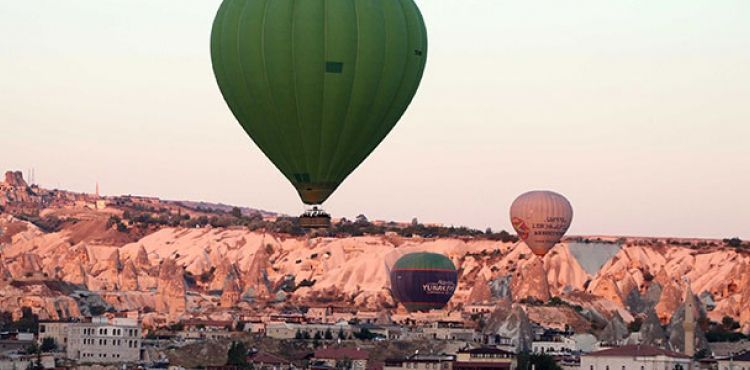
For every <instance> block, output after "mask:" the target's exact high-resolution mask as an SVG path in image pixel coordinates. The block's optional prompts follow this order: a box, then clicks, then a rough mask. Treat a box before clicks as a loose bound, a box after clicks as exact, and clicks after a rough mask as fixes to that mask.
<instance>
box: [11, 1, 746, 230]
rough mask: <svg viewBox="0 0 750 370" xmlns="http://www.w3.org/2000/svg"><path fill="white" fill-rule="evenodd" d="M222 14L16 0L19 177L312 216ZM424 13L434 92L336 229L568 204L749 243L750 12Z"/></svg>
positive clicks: (590, 219) (418, 103) (488, 8)
mask: <svg viewBox="0 0 750 370" xmlns="http://www.w3.org/2000/svg"><path fill="white" fill-rule="evenodd" d="M219 3H220V2H219V0H65V1H60V0H37V1H20V0H15V1H12V0H4V1H1V2H0V170H5V169H19V170H24V172H25V171H26V170H27V169H28V168H32V167H33V168H35V170H36V177H37V180H38V182H39V183H40V184H41V185H42V186H45V187H49V188H61V189H68V190H75V191H87V192H93V191H94V186H95V182H96V181H99V183H100V184H101V189H102V192H103V193H104V194H107V195H119V194H138V195H152V196H159V197H161V198H164V199H187V200H205V201H213V202H224V203H228V204H235V205H242V206H251V207H257V208H262V209H267V210H274V211H279V212H285V213H288V214H299V213H301V211H302V210H303V207H302V204H301V202H300V200H299V199H298V197H297V194H296V192H295V191H294V189H293V188H292V186H291V185H290V184H288V183H287V181H286V179H285V178H284V177H283V176H282V175H281V174H280V173H279V172H278V171H277V170H276V169H275V167H273V166H272V165H271V163H270V162H269V161H268V160H267V159H266V158H265V157H264V156H263V154H262V153H261V152H260V151H259V150H258V149H257V148H256V147H255V145H254V144H253V143H252V141H251V140H250V139H249V138H248V137H246V136H245V134H244V132H243V131H242V130H241V128H240V127H239V125H238V124H237V123H236V122H235V120H234V118H233V116H232V115H231V113H230V111H229V110H228V108H227V107H226V105H225V104H224V101H223V100H222V97H221V94H220V93H219V90H218V88H217V85H216V83H215V81H214V77H213V73H212V70H211V64H210V56H209V36H210V32H211V23H212V20H213V16H214V14H215V11H216V9H217V8H218V6H219ZM417 3H418V5H419V6H420V8H421V10H422V13H423V16H424V18H425V22H426V24H427V29H428V36H429V43H430V48H429V55H428V61H427V69H426V72H425V75H424V79H423V80H422V85H421V87H420V89H419V91H418V93H417V95H416V97H415V99H414V101H413V103H412V105H411V107H410V108H409V110H408V111H407V113H406V114H405V116H404V117H403V118H402V120H401V121H400V122H399V124H398V125H397V126H396V128H395V129H394V130H393V131H392V132H391V134H390V136H389V137H388V138H386V140H385V141H384V142H383V143H382V144H381V145H380V147H378V148H377V149H376V150H375V152H374V153H373V154H372V155H371V156H370V158H369V159H367V160H366V161H365V162H364V163H363V164H362V165H361V166H360V167H359V168H358V169H357V170H356V171H355V172H354V173H353V174H352V175H351V176H350V177H349V178H348V179H347V180H346V181H345V182H344V184H343V185H342V186H341V187H340V188H339V189H338V191H337V192H336V193H335V194H334V195H333V196H332V197H331V199H330V200H329V201H328V202H327V203H326V204H325V208H326V209H327V210H328V211H329V212H331V213H332V214H333V215H334V216H344V217H349V218H352V217H354V216H356V215H357V214H359V213H364V214H366V215H367V216H368V217H370V218H377V219H388V220H402V221H408V220H411V218H412V217H418V218H419V220H420V221H423V222H442V223H445V224H454V225H468V226H472V227H478V228H482V229H483V228H485V227H488V226H490V227H492V228H493V229H506V230H510V229H511V226H510V222H509V221H508V207H509V206H510V204H511V202H512V201H513V199H514V198H515V197H516V196H517V195H519V194H520V193H522V192H524V191H527V190H533V189H551V190H556V191H558V192H560V193H562V194H564V195H566V196H567V197H568V198H569V199H570V201H571V203H572V204H573V207H574V210H575V216H574V219H573V225H572V227H571V230H570V232H569V233H570V234H611V235H649V236H651V235H653V236H695V237H731V236H740V237H744V238H750V221H748V220H750V195H748V194H750V193H749V191H750V140H749V139H748V138H749V137H750V21H748V19H749V18H748V17H750V1H746V0H736V1H730V0H719V1H707V0H706V1H696V0H687V1H686V0H662V1H650V0H628V1H601V0H591V1H576V2H567V1H559V0H548V1H515V0H514V1H505V0H460V1H459V0H418V1H417Z"/></svg>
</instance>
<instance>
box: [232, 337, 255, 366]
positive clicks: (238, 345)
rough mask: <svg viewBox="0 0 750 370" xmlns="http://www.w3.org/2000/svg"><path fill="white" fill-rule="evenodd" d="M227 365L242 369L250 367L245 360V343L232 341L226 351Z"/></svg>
mask: <svg viewBox="0 0 750 370" xmlns="http://www.w3.org/2000/svg"><path fill="white" fill-rule="evenodd" d="M227 366H237V367H239V368H242V369H251V368H252V366H250V364H249V363H248V362H247V347H245V343H242V342H235V341H232V344H230V345H229V351H227Z"/></svg>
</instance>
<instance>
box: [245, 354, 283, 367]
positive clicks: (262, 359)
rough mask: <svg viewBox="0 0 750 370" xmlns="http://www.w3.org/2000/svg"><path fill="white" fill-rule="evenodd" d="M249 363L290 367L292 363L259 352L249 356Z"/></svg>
mask: <svg viewBox="0 0 750 370" xmlns="http://www.w3.org/2000/svg"><path fill="white" fill-rule="evenodd" d="M247 360H248V362H251V363H256V364H272V365H288V364H290V363H291V361H289V360H287V359H285V358H283V357H280V356H277V355H274V354H273V353H268V352H258V353H256V354H254V355H251V356H248V358H247Z"/></svg>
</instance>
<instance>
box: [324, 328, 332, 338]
mask: <svg viewBox="0 0 750 370" xmlns="http://www.w3.org/2000/svg"><path fill="white" fill-rule="evenodd" d="M324 337H325V338H326V340H331V339H333V333H331V329H326V333H325V335H324Z"/></svg>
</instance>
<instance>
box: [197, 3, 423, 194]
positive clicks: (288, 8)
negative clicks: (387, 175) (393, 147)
mask: <svg viewBox="0 0 750 370" xmlns="http://www.w3.org/2000/svg"><path fill="white" fill-rule="evenodd" d="M211 57H212V60H213V69H214V74H215V75H216V80H217V82H218V84H219V88H220V89H221V92H222V94H223V96H224V99H225V100H226V102H227V104H228V105H229V108H230V109H231V110H232V113H233V114H234V116H235V117H236V118H237V120H238V121H239V123H240V125H241V126H242V128H243V129H244V130H245V131H246V132H247V134H248V135H249V136H250V137H251V138H252V139H253V141H254V142H255V143H256V144H257V145H258V147H259V148H260V149H261V150H262V151H263V153H265V155H266V156H267V157H268V158H269V159H270V160H271V161H272V162H273V164H274V165H275V166H276V167H277V168H278V169H279V170H280V171H281V172H282V173H283V174H284V176H286V178H287V179H289V181H290V182H291V183H292V184H293V185H294V187H295V188H296V189H297V191H298V192H299V194H300V197H301V198H302V201H303V202H305V203H307V204H320V203H322V202H323V201H325V200H326V199H327V198H328V197H329V196H330V195H331V193H333V191H334V190H335V189H336V188H337V187H338V186H339V185H340V184H341V182H343V181H344V179H346V177H347V176H348V175H349V174H350V173H352V171H354V169H355V168H357V166H359V164H360V163H362V161H364V159H365V158H367V156H368V155H369V154H370V153H371V152H372V151H373V150H374V149H375V147H377V146H378V144H380V142H381V141H382V140H383V139H384V138H385V136H386V135H387V134H388V133H389V132H390V131H391V129H392V128H393V126H394V125H395V124H396V122H398V120H399V119H400V118H401V115H402V114H403V113H404V111H405V110H406V108H407V107H408V105H409V103H410V102H411V100H412V98H413V97H414V94H415V93H416V91H417V88H418V86H419V82H420V81H421V79H422V73H423V71H424V67H425V61H426V57H427V33H426V31H425V26H424V22H423V20H422V16H421V14H420V12H419V9H418V8H417V6H416V4H414V2H413V1H412V0H224V2H223V3H222V4H221V7H220V8H219V11H218V14H217V15H216V19H215V21H214V25H213V32H212V36H211Z"/></svg>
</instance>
